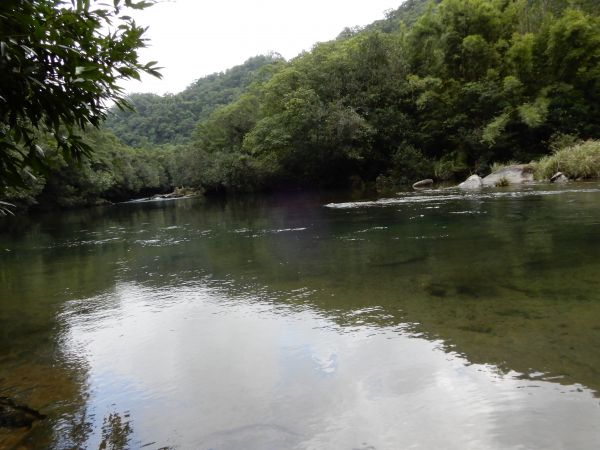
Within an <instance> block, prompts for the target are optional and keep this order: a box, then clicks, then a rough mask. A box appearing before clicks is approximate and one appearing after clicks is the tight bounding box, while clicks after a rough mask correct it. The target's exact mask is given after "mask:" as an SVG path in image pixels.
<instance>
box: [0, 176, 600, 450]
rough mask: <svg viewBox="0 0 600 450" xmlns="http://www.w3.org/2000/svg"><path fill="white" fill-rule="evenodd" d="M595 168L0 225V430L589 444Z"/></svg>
mask: <svg viewBox="0 0 600 450" xmlns="http://www.w3.org/2000/svg"><path fill="white" fill-rule="evenodd" d="M599 237H600V186H599V185H597V184H579V185H569V186H568V187H548V186H537V187H536V186H534V187H529V188H526V189H523V190H519V191H513V190H506V189H504V190H491V191H485V192H484V193H477V194H464V193H459V192H457V191H452V190H450V191H439V192H424V193H423V192H422V193H407V194H401V195H398V196H397V197H394V198H391V199H384V200H379V201H370V202H349V201H348V199H347V198H337V199H333V198H325V197H318V196H308V195H293V196H292V195H288V196H283V195H282V196H278V197H274V198H269V199H262V200H245V201H230V202H227V203H219V204H215V203H202V202H199V201H197V200H181V201H173V202H150V203H137V204H128V205H118V206H115V207H111V208H104V209H98V210H88V211H78V212H70V213H60V214H55V215H48V216H43V217H38V218H36V219H31V220H27V221H25V222H23V221H20V220H17V219H13V220H12V222H11V223H9V224H8V227H7V229H6V230H5V231H4V232H3V233H2V234H0V397H2V396H4V397H10V398H12V399H14V400H16V401H18V402H20V403H23V404H27V405H29V406H30V407H33V408H35V409H38V410H40V411H41V412H42V413H44V414H46V415H47V416H48V418H47V419H45V420H43V421H39V422H37V423H35V424H34V426H33V427H32V428H31V429H30V430H28V429H18V430H8V429H2V428H0V448H19V449H21V448H23V449H29V448H32V449H33V448H57V449H63V448H90V449H97V448H99V447H101V446H104V448H114V449H117V448H140V447H142V446H144V448H147V449H159V448H165V447H167V448H178V449H179V448H180V449H284V448H293V449H372V448H375V449H399V448H424V449H431V448H445V449H483V448H485V449H521V448H527V449H534V448H539V449H563V448H564V449H588V448H589V449H596V448H598V447H599V446H600V399H599V398H598V397H599V395H598V391H599V390H600V352H599V351H598V348H600V289H599V287H600V279H599V275H600V258H599V256H600V240H599Z"/></svg>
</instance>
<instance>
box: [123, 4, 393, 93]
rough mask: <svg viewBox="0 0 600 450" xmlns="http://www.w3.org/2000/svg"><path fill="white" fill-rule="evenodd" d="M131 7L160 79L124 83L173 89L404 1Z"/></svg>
mask: <svg viewBox="0 0 600 450" xmlns="http://www.w3.org/2000/svg"><path fill="white" fill-rule="evenodd" d="M163 1H164V3H160V4H157V5H155V6H152V7H151V8H148V9H146V10H144V11H141V12H139V13H137V14H135V17H136V21H137V22H138V24H139V25H143V26H148V27H149V30H148V32H147V35H146V36H147V37H148V38H149V39H150V48H148V49H144V50H143V51H142V52H141V57H142V61H143V62H147V61H153V60H155V61H158V62H159V65H160V66H161V67H163V70H162V71H161V72H162V74H163V79H162V80H158V79H155V78H153V77H143V78H142V82H141V83H140V82H137V81H130V82H127V83H123V87H125V89H126V90H127V91H128V92H155V93H158V94H163V93H165V92H172V93H176V92H179V91H181V90H183V89H185V88H186V87H187V86H188V85H189V84H191V83H192V82H193V81H195V80H197V79H198V78H201V77H203V76H205V75H208V74H210V73H213V72H220V71H224V70H226V69H228V68H230V67H233V66H235V65H238V64H241V63H243V62H244V61H245V60H247V59H248V58H249V57H251V56H255V55H258V54H265V53H268V52H270V51H275V52H278V53H281V55H283V56H284V57H285V58H286V59H290V58H293V57H294V56H296V55H297V54H298V53H300V52H301V51H302V50H310V48H311V47H312V46H313V45H314V44H315V43H316V42H322V41H328V40H330V39H334V38H335V37H336V36H337V35H338V34H339V33H340V32H341V31H342V30H343V29H344V27H347V26H348V27H351V26H354V25H367V24H369V23H371V22H373V21H374V20H377V19H382V18H383V17H384V11H386V10H388V9H391V8H397V7H398V6H399V5H400V4H401V3H402V1H403V0H302V1H289V0H254V1H252V0H245V1H244V0H163Z"/></svg>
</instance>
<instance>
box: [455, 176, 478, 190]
mask: <svg viewBox="0 0 600 450" xmlns="http://www.w3.org/2000/svg"><path fill="white" fill-rule="evenodd" d="M482 186H483V182H482V179H481V177H480V176H479V175H471V176H470V177H469V178H467V179H466V180H465V181H463V182H462V183H460V184H459V185H458V187H459V188H460V189H479V188H481V187H482Z"/></svg>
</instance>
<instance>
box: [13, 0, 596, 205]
mask: <svg viewBox="0 0 600 450" xmlns="http://www.w3.org/2000/svg"><path fill="white" fill-rule="evenodd" d="M599 12H600V10H599V9H598V4H597V0H579V1H578V0H570V1H569V0H444V1H442V2H439V3H437V2H433V1H430V2H427V1H424V0H408V1H406V2H405V3H404V4H403V5H402V6H401V7H400V8H398V9H397V10H394V11H389V12H388V13H386V17H385V19H383V20H380V21H377V22H375V23H373V24H371V25H369V26H367V27H364V28H360V29H359V28H347V29H345V30H343V32H342V33H341V34H340V35H339V36H338V38H337V39H335V40H333V41H330V42H325V43H320V44H317V45H315V46H314V48H313V49H312V50H311V51H310V52H305V53H303V54H301V55H299V56H298V57H296V58H294V59H293V60H291V61H289V62H286V61H284V60H283V59H282V58H280V57H279V56H278V55H269V56H261V57H256V58H252V59H250V60H249V61H247V62H246V63H245V64H243V65H241V66H238V67H235V68H233V69H231V70H229V71H227V72H225V73H221V74H215V75H211V76H209V77H206V78H202V79H200V80H198V81H197V82H195V83H194V84H192V85H191V86H190V87H188V88H187V89H186V90H185V91H183V92H182V93H179V94H175V95H166V96H162V97H160V96H156V95H149V94H137V95H133V96H132V97H131V101H132V103H133V104H134V105H135V106H136V108H137V112H135V113H132V112H120V111H114V112H113V113H111V117H110V119H109V120H108V121H107V123H106V127H105V129H104V130H102V131H98V132H94V133H90V134H89V136H88V137H87V138H88V139H89V140H90V141H91V142H92V145H93V146H94V149H95V157H94V160H90V161H86V162H84V163H83V168H82V167H79V166H75V165H74V164H73V163H71V162H65V161H61V162H58V163H57V168H56V171H55V172H54V173H52V174H50V175H48V176H47V177H46V178H45V180H41V181H40V180H38V181H37V183H38V185H36V184H35V183H34V182H32V189H31V190H30V191H27V192H23V191H22V192H20V193H18V195H21V197H22V198H24V199H25V200H27V198H28V199H29V200H31V199H33V198H37V199H39V200H40V199H41V200H44V201H45V202H49V203H52V202H55V203H56V202H58V203H61V204H79V203H89V202H93V201H96V200H97V199H99V198H108V199H119V198H124V197H127V196H132V195H137V194H139V193H143V192H150V191H158V190H168V189H170V188H172V187H174V186H181V185H184V186H190V187H200V188H203V189H204V190H207V191H227V192H230V191H242V192H248V191H259V190H268V189H276V188H280V187H282V186H300V187H302V186H304V187H334V186H335V187H340V186H348V185H349V184H350V183H359V184H373V185H375V184H377V185H380V186H382V185H393V184H403V183H410V182H414V181H415V180H417V179H419V178H422V177H433V178H437V179H440V180H449V179H454V178H457V177H463V176H464V175H465V174H468V173H472V172H478V173H485V172H486V171H488V170H489V167H490V165H491V164H492V163H493V162H504V161H509V160H518V161H524V162H526V161H529V160H531V159H535V158H539V157H542V156H544V155H546V154H548V153H549V148H550V146H551V144H552V143H553V142H557V141H560V140H565V137H568V139H566V140H568V141H570V142H572V141H573V139H577V138H579V139H593V138H598V137H600V17H599V16H598V14H599ZM112 133H114V135H116V136H117V137H118V138H119V140H120V142H119V141H118V140H117V139H115V138H114V137H112V136H111V134H112ZM41 183H43V185H41ZM18 195H17V193H15V196H18Z"/></svg>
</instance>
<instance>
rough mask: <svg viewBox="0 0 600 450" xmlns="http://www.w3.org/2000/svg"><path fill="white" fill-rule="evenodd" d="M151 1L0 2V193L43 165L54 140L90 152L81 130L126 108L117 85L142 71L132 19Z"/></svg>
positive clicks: (150, 69) (76, 152)
mask: <svg viewBox="0 0 600 450" xmlns="http://www.w3.org/2000/svg"><path fill="white" fill-rule="evenodd" d="M153 2H154V0H144V1H142V0H140V1H134V0H113V1H112V2H111V4H110V5H107V4H106V3H95V2H92V1H90V0H72V1H64V0H3V1H2V2H0V190H2V189H4V188H6V187H7V186H14V185H17V184H23V181H24V180H23V179H24V178H25V179H26V178H27V175H28V174H31V171H30V170H31V169H33V171H40V170H42V169H43V168H44V167H45V166H46V161H47V158H46V150H45V149H44V146H42V145H40V141H41V140H45V141H47V139H46V136H50V137H51V140H52V141H53V142H54V143H55V145H56V146H57V148H58V149H59V150H60V151H61V152H62V153H63V156H64V157H65V158H67V159H79V158H80V157H81V156H82V155H89V154H90V153H91V152H92V148H91V147H89V145H88V144H86V143H85V142H84V140H83V139H82V137H81V130H84V129H86V128H87V127H89V126H91V127H99V126H100V124H101V123H102V122H103V120H104V119H105V117H106V111H107V107H108V106H110V103H111V102H114V103H115V104H116V105H118V106H120V107H126V106H127V105H126V102H125V99H124V97H123V90H122V88H121V87H120V86H119V83H120V82H121V81H123V80H125V79H130V78H136V79H138V78H139V76H140V73H141V72H146V73H149V74H152V75H155V76H160V74H159V72H158V71H157V68H156V63H155V62H149V63H146V64H143V63H141V62H140V61H139V55H138V50H139V49H141V48H143V47H144V46H145V45H146V40H145V39H144V32H145V28H143V27H141V26H139V25H137V24H136V22H135V21H134V19H133V18H132V17H130V16H128V15H127V10H128V9H143V8H146V7H148V6H150V5H151V4H152V3H153Z"/></svg>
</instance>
